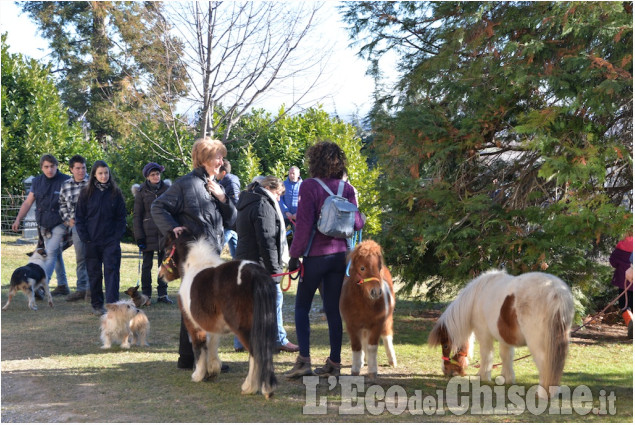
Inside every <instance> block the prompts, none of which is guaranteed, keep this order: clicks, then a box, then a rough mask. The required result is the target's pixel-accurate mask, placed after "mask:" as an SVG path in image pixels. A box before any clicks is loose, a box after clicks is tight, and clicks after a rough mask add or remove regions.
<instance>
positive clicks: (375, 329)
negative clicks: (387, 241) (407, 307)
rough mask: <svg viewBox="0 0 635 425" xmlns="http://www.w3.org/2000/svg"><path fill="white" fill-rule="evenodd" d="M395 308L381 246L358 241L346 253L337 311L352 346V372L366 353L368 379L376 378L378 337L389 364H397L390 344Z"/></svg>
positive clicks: (358, 368) (358, 366) (390, 280)
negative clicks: (346, 260)
mask: <svg viewBox="0 0 635 425" xmlns="http://www.w3.org/2000/svg"><path fill="white" fill-rule="evenodd" d="M394 310H395V291H394V289H393V285H392V277H391V275H390V271H389V270H388V267H386V265H385V264H384V261H383V255H382V252H381V247H380V246H379V245H378V244H377V243H376V242H374V241H371V240H366V241H364V242H361V243H359V244H357V246H356V247H355V249H354V250H353V251H352V252H351V253H350V255H349V265H348V267H347V270H346V277H345V278H344V284H343V286H342V294H341V296H340V313H341V315H342V319H344V321H345V322H346V331H347V332H348V334H349V336H350V339H351V346H352V349H353V362H352V366H351V374H352V375H359V372H360V369H361V367H362V365H363V363H364V354H366V357H367V362H368V376H369V377H370V378H371V379H374V378H376V377H377V346H378V344H379V337H380V336H381V337H382V339H383V341H384V347H385V348H386V355H387V356H388V363H389V364H390V365H391V366H397V358H396V357H395V349H394V347H393V345H392V335H393V332H392V314H393V311H394Z"/></svg>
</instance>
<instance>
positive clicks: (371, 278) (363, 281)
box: [346, 261, 381, 285]
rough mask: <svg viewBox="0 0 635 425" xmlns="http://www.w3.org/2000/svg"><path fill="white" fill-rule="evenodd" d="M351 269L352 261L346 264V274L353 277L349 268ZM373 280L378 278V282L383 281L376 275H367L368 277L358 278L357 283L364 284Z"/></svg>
mask: <svg viewBox="0 0 635 425" xmlns="http://www.w3.org/2000/svg"><path fill="white" fill-rule="evenodd" d="M350 269H351V262H350V261H349V262H348V265H347V266H346V276H348V277H351V275H350V273H349V270H350ZM371 280H376V281H377V282H381V280H380V279H378V278H376V277H367V278H366V279H361V278H360V279H359V280H356V281H355V283H356V284H358V285H363V284H364V283H366V282H370V281H371Z"/></svg>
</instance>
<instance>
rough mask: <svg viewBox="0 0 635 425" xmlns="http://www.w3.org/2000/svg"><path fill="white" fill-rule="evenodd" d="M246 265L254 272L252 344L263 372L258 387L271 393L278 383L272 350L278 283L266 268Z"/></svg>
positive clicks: (274, 338) (275, 329) (276, 332)
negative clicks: (276, 284)
mask: <svg viewBox="0 0 635 425" xmlns="http://www.w3.org/2000/svg"><path fill="white" fill-rule="evenodd" d="M246 269H247V270H249V271H250V272H251V274H252V281H253V297H254V311H253V320H252V323H253V325H252V329H251V334H250V336H249V345H250V348H251V355H252V356H253V357H254V361H255V364H256V367H257V368H258V371H257V373H259V375H260V377H259V380H258V381H259V387H260V388H261V390H262V391H263V393H267V394H271V393H273V391H274V390H275V388H276V386H277V384H278V381H277V379H276V375H275V373H274V368H273V353H274V350H275V349H276V342H275V341H276V339H277V334H278V326H277V317H276V287H275V284H274V282H273V280H272V279H271V276H269V274H267V272H266V271H265V270H264V269H263V268H261V267H249V268H246ZM243 270H245V269H243ZM244 272H245V271H243V273H244Z"/></svg>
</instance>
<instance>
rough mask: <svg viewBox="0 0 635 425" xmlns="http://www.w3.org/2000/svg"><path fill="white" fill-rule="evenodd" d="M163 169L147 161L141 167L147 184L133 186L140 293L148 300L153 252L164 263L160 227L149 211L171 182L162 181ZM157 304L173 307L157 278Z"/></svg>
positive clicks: (150, 291) (163, 283)
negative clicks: (139, 253) (139, 254)
mask: <svg viewBox="0 0 635 425" xmlns="http://www.w3.org/2000/svg"><path fill="white" fill-rule="evenodd" d="M164 170H165V167H163V166H162V165H159V164H157V163H156V162H148V163H147V164H146V165H145V166H144V167H143V171H142V173H143V177H145V178H146V181H145V182H143V183H142V184H140V185H139V184H135V185H134V186H132V194H133V195H134V197H135V198H134V220H133V226H134V235H135V239H136V241H137V246H138V247H139V251H142V252H143V265H142V266H141V292H142V293H143V295H145V296H147V297H148V298H152V262H153V259H154V253H155V252H156V253H157V263H158V264H161V262H162V261H163V250H162V249H160V248H161V247H160V243H159V240H160V237H161V234H160V233H159V228H158V227H157V225H156V224H154V220H153V219H152V213H151V211H150V208H151V206H152V203H153V202H154V200H155V199H157V198H158V197H159V196H161V195H162V194H163V193H164V192H165V191H166V190H168V187H170V184H171V182H170V181H169V180H162V179H161V173H162V172H163V171H164ZM157 295H158V298H157V303H165V304H172V300H171V299H170V298H169V297H168V283H167V282H166V281H165V280H163V279H160V278H159V279H157Z"/></svg>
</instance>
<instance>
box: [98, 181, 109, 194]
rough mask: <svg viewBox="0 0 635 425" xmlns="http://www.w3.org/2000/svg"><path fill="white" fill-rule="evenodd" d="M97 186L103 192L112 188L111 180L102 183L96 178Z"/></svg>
mask: <svg viewBox="0 0 635 425" xmlns="http://www.w3.org/2000/svg"><path fill="white" fill-rule="evenodd" d="M95 187H96V188H97V189H99V190H101V191H102V192H103V191H104V190H106V189H108V188H110V180H108V181H107V182H106V183H100V182H99V180H95Z"/></svg>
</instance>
